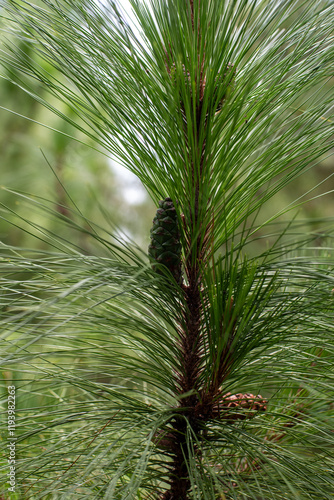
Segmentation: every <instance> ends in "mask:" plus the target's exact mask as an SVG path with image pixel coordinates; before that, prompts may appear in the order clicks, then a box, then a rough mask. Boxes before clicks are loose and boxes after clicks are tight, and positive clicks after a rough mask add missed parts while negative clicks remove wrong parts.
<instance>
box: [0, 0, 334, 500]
mask: <svg viewBox="0 0 334 500" xmlns="http://www.w3.org/2000/svg"><path fill="white" fill-rule="evenodd" d="M41 5H42V6H41ZM41 5H33V4H31V3H30V2H24V1H23V2H22V1H15V0H14V1H10V2H7V3H6V4H5V5H4V11H3V18H4V20H5V19H7V23H8V24H9V26H12V29H13V30H14V31H16V32H17V33H20V37H21V39H22V41H23V42H25V43H26V44H31V45H32V46H33V48H34V50H35V51H36V53H37V54H38V55H39V57H40V60H41V65H40V66H39V67H36V66H34V65H32V64H31V65H29V63H28V62H27V61H26V60H23V59H20V55H19V54H17V52H16V53H15V51H13V52H11V50H10V45H9V46H8V48H7V49H6V51H5V52H4V53H2V56H1V57H2V64H4V65H5V66H7V67H10V66H15V68H16V69H17V68H19V69H20V71H22V73H23V74H24V75H26V76H25V77H28V76H30V77H31V78H37V80H39V81H41V82H43V84H44V85H45V86H46V88H47V89H48V90H49V92H50V96H57V97H58V98H60V99H61V100H62V101H65V102H67V103H68V104H69V105H70V107H71V110H72V112H73V113H76V115H77V116H78V118H80V121H77V122H76V121H75V119H73V115H72V117H71V118H68V120H70V121H71V122H72V123H73V124H76V125H77V126H78V127H81V129H83V130H85V131H86V133H87V135H88V136H90V137H93V138H94V139H96V140H97V141H99V144H100V145H101V146H102V147H104V148H105V149H106V150H107V151H108V152H109V153H110V154H111V155H113V156H114V157H117V158H118V160H119V161H120V162H122V163H123V164H124V165H125V166H126V167H127V168H128V169H130V170H131V171H132V172H134V173H135V174H136V175H137V176H138V177H139V179H140V180H141V181H142V183H143V185H144V186H145V188H146V190H147V192H148V193H149V195H150V196H151V198H152V200H153V201H154V202H155V205H156V207H157V213H156V216H155V218H154V221H153V228H152V231H151V243H150V246H149V250H148V255H147V254H146V253H144V254H143V252H141V251H140V250H139V249H138V248H136V247H135V245H134V244H131V243H124V242H123V243H122V241H119V240H117V238H112V236H111V235H109V234H108V233H106V232H102V229H101V228H99V227H96V226H94V225H93V224H89V225H88V227H87V221H85V222H86V224H85V226H84V228H83V230H84V231H85V232H86V233H89V234H91V236H92V238H94V239H95V240H96V244H97V245H100V246H101V247H102V248H104V250H105V253H104V255H101V252H100V250H99V253H98V254H97V255H87V254H85V253H84V252H81V251H80V249H78V248H71V246H70V244H69V242H67V241H66V242H64V241H62V240H60V239H59V238H57V236H56V235H48V236H49V241H50V238H51V242H52V243H53V246H54V247H55V249H54V252H53V253H51V252H45V253H44V254H43V253H40V254H39V255H35V254H34V253H29V252H28V251H24V250H23V249H22V250H20V249H10V248H8V249H4V251H3V252H2V257H1V258H2V260H1V276H2V279H1V289H2V327H3V330H2V332H3V333H2V339H3V358H2V362H1V363H2V369H3V370H4V371H3V374H4V378H5V380H7V381H8V385H13V384H14V383H15V384H16V386H17V395H18V396H17V399H18V404H19V405H20V408H19V409H20V412H19V413H18V419H17V425H18V428H19V429H20V432H19V433H18V438H19V439H18V446H19V447H20V448H19V449H20V452H19V456H18V461H17V477H18V485H17V495H18V498H29V497H32V498H34V499H35V498H36V499H37V498H50V499H51V498H57V499H58V498H59V499H60V498H66V499H71V498H73V499H74V498H85V497H87V498H105V499H110V500H111V499H112V500H113V499H120V500H121V499H122V500H123V499H124V500H125V499H138V500H143V499H146V500H148V499H155V500H158V499H160V500H194V499H198V500H199V499H201V500H202V499H203V500H218V499H221V500H227V499H228V500H230V499H238V500H239V499H240V500H241V499H246V498H247V499H254V500H255V499H256V500H260V499H261V500H269V499H270V500H275V499H277V500H282V499H283V498H284V499H289V500H292V499H299V500H301V499H303V500H304V499H311V498H312V499H313V498H317V499H319V500H325V499H330V498H332V497H333V494H334V487H333V484H334V474H333V470H334V468H333V453H332V449H333V432H332V429H333V330H334V327H333V324H334V323H333V295H332V289H333V288H334V284H333V283H334V275H333V258H332V256H331V253H330V251H331V249H330V241H331V239H330V238H331V234H332V233H331V229H330V228H329V229H328V228H327V229H326V227H325V224H323V225H320V226H319V227H320V229H319V231H318V232H317V234H305V233H304V232H303V233H302V234H301V235H300V237H298V234H297V232H298V228H299V227H300V221H298V219H296V221H291V223H290V224H289V225H288V227H284V224H282V223H281V220H280V218H279V216H280V215H282V214H283V213H285V212H288V211H289V209H291V207H288V208H287V209H282V210H281V211H280V213H278V214H276V215H273V216H267V218H265V217H264V218H263V219H262V220H261V219H260V217H261V213H266V210H269V208H268V207H269V205H270V203H271V202H272V200H273V198H274V196H275V195H276V194H277V192H279V191H280V190H281V189H282V188H284V187H285V186H286V185H288V184H289V183H290V182H291V181H292V180H293V179H297V178H298V177H299V176H300V175H306V174H307V171H308V169H309V168H311V167H313V166H315V165H316V163H317V162H318V161H319V159H321V157H323V155H325V154H326V152H328V151H330V148H331V142H330V138H331V134H332V130H333V125H332V123H333V122H332V114H331V113H332V109H331V106H332V97H333V96H332V94H333V90H332V88H331V87H330V86H327V82H328V80H329V79H330V78H331V75H332V73H331V72H332V61H333V51H334V48H333V47H334V45H333V43H332V42H333V33H332V27H333V21H334V9H333V7H332V6H331V5H329V4H326V3H324V2H319V1H315V0H310V1H306V2H304V3H300V4H299V3H296V2H294V1H292V0H287V1H286V2H278V1H277V0H275V1H273V0H269V1H264V0H263V1H262V0H260V1H244V0H236V1H233V2H227V1H222V2H218V1H213V0H201V1H200V0H189V1H188V0H164V1H161V0H151V1H147V2H139V1H137V0H132V1H131V5H132V9H133V12H134V13H135V17H136V19H137V23H138V26H139V32H138V33H137V30H136V29H135V28H134V27H133V26H132V25H131V24H129V23H128V22H127V21H126V18H125V17H124V16H123V15H122V14H121V12H120V11H119V9H118V8H117V5H116V4H115V3H114V2H112V1H109V2H108V3H106V4H105V3H102V4H99V3H98V2H95V1H92V0H85V1H75V2H73V1H71V2H70V1H66V0H64V1H61V2H58V1H53V0H51V1H49V0H48V1H46V0H45V1H42V2H41ZM7 29H9V28H7ZM46 63H47V64H52V65H54V66H55V67H56V68H57V69H58V70H59V71H61V72H62V74H63V75H64V76H65V77H66V79H67V82H68V85H65V84H63V83H61V82H59V81H57V80H55V79H53V78H52V75H50V74H49V73H48V71H47V68H48V66H47V64H46ZM27 90H28V91H29V89H27ZM35 97H36V98H37V99H39V100H41V99H40V97H39V96H35ZM44 104H45V105H46V106H48V107H49V108H53V109H54V111H55V112H57V109H56V105H54V101H53V100H52V99H51V98H50V100H48V101H47V100H45V101H44ZM64 118H65V119H66V118H67V117H66V116H64ZM82 123H84V125H82ZM25 199H26V200H27V202H28V203H29V201H30V202H31V204H34V203H35V201H34V200H29V198H27V197H26V196H25ZM159 200H160V201H159ZM299 203H300V200H296V204H295V205H298V204H299ZM153 215H154V214H152V216H153ZM321 222H326V221H318V223H319V224H320V223H321ZM327 222H328V221H327ZM76 229H80V228H78V227H76ZM265 229H266V230H267V231H268V235H267V237H266V241H267V246H266V247H263V248H262V250H260V251H259V252H258V254H257V255H255V256H254V255H252V254H251V253H250V252H248V249H249V245H250V243H251V242H252V241H254V240H257V239H258V238H264V236H263V234H264V233H263V231H264V230H265ZM39 237H41V238H43V237H45V234H44V233H43V230H42V229H40V233H39ZM327 238H328V239H327ZM148 240H149V235H148ZM319 242H320V243H321V245H320V246H318V247H317V245H318V243H319ZM327 242H328V243H327ZM18 272H20V273H22V275H21V276H20V275H18ZM22 276H23V278H22ZM40 401H42V405H41V403H40ZM6 467H7V465H4V467H3V470H4V471H5V472H6ZM5 481H6V480H5ZM5 481H4V483H3V484H4V491H5V488H6V485H5Z"/></svg>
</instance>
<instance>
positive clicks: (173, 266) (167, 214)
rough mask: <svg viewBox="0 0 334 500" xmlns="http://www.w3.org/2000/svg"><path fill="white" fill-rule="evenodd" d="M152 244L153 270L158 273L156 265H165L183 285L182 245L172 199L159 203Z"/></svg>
mask: <svg viewBox="0 0 334 500" xmlns="http://www.w3.org/2000/svg"><path fill="white" fill-rule="evenodd" d="M150 233H151V244H150V245H149V247H148V255H149V259H150V261H151V264H152V269H153V270H154V271H157V272H159V271H158V266H156V265H155V264H156V263H157V264H163V265H165V266H166V267H167V268H168V269H169V270H170V272H171V273H172V275H173V276H174V278H175V280H176V281H177V283H179V284H181V283H182V272H181V243H180V232H179V227H178V221H177V214H176V210H175V207H174V204H173V202H172V200H171V198H166V199H164V200H161V201H159V208H158V210H157V213H156V216H155V217H154V219H153V227H152V229H151V231H150Z"/></svg>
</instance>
